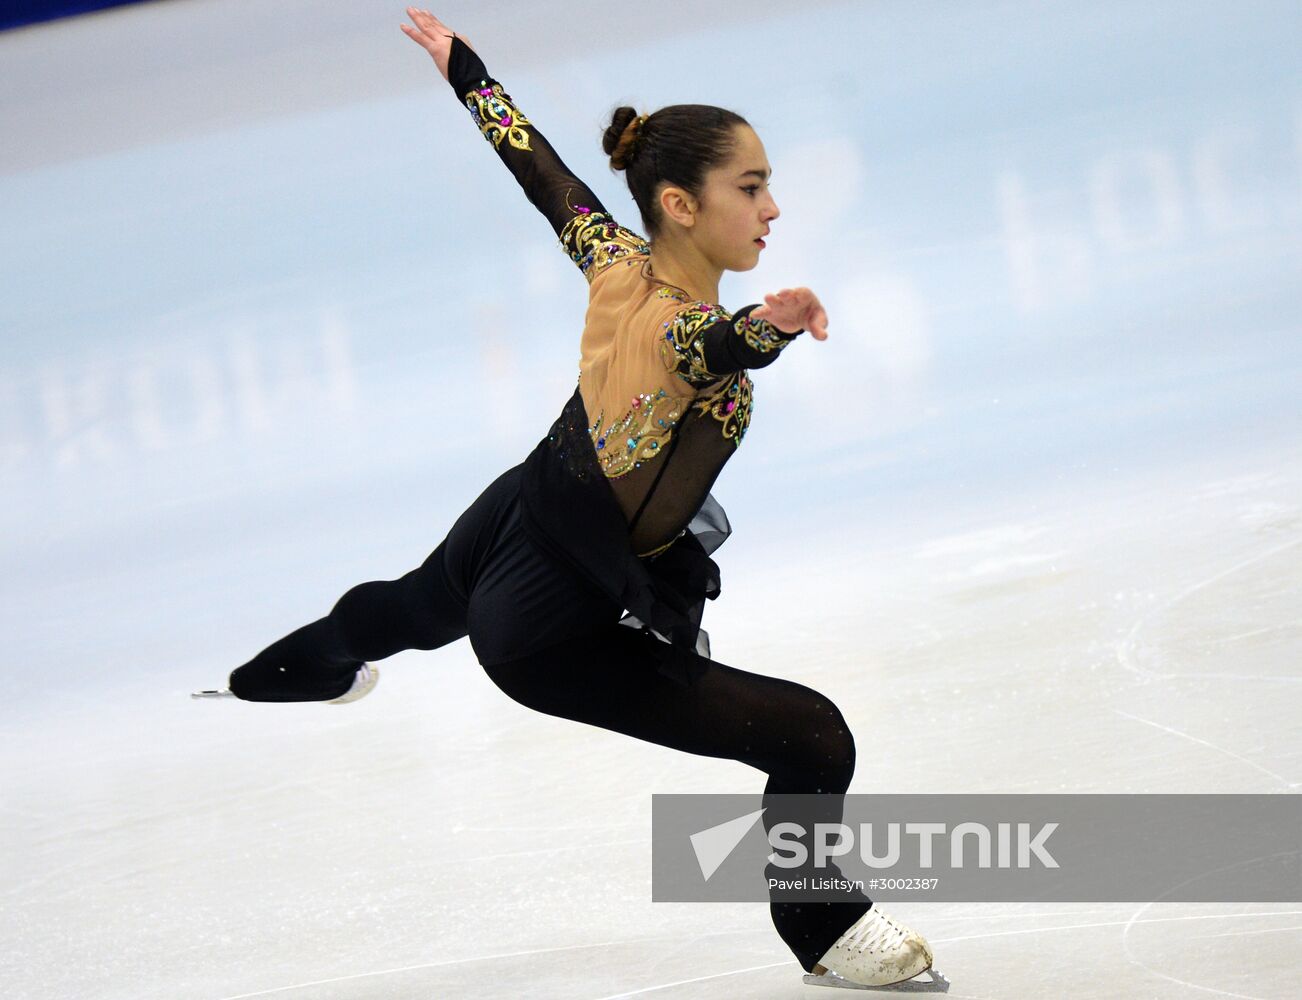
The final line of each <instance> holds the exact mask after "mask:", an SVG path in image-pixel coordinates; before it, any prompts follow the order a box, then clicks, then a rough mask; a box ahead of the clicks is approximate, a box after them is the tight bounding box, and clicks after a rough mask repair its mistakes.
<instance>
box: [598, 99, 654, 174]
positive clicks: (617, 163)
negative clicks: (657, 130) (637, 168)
mask: <svg viewBox="0 0 1302 1000" xmlns="http://www.w3.org/2000/svg"><path fill="white" fill-rule="evenodd" d="M646 120H647V116H646V115H639V114H638V113H637V111H635V110H634V109H633V108H630V107H622V108H617V109H616V110H615V113H614V114H613V115H612V116H611V119H610V126H609V127H608V128H607V129H606V132H605V135H603V136H602V138H601V148H602V149H603V150H604V151H605V152H606V155H607V156H609V157H610V165H611V167H612V168H614V169H615V170H624V169H626V168H627V167H628V165H629V162H630V161H631V160H632V159H633V157H634V155H635V153H636V151H637V145H638V139H639V137H640V136H641V134H642V127H643V125H644V124H645V123H646Z"/></svg>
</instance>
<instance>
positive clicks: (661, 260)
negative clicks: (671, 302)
mask: <svg viewBox="0 0 1302 1000" xmlns="http://www.w3.org/2000/svg"><path fill="white" fill-rule="evenodd" d="M647 270H648V272H649V273H650V274H651V275H652V276H653V277H654V278H655V279H656V280H657V281H662V282H664V283H665V284H667V285H673V286H674V287H675V288H678V289H681V290H682V291H684V292H686V293H687V294H688V295H689V296H690V297H691V298H693V299H700V300H701V301H703V302H718V301H719V278H720V277H721V276H722V275H723V271H724V269H723V268H722V267H720V266H719V265H717V264H715V263H714V262H713V261H711V260H710V259H709V258H707V257H706V256H705V255H704V254H703V253H701V251H700V249H699V248H697V247H696V246H694V245H693V244H692V243H691V242H690V241H689V240H684V239H679V240H675V239H674V238H673V237H672V236H670V235H669V234H665V235H663V236H657V237H656V239H655V240H654V242H652V244H651V259H650V261H649V262H648V264H647Z"/></svg>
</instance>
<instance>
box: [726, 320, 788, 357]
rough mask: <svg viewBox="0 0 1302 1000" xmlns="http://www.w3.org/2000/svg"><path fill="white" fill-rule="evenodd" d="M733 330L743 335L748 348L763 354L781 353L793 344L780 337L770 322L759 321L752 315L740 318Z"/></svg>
mask: <svg viewBox="0 0 1302 1000" xmlns="http://www.w3.org/2000/svg"><path fill="white" fill-rule="evenodd" d="M733 329H735V330H736V331H737V333H739V334H740V335H741V339H742V340H744V341H746V344H747V346H749V347H753V348H754V349H755V350H757V351H759V352H760V353H761V354H768V353H769V352H770V351H780V350H782V348H784V347H786V346H787V345H788V344H790V343H791V340H790V339H785V338H783V337H780V336H778V333H777V328H776V327H775V326H773V324H771V323H770V322H769V321H768V320H766V319H758V318H756V317H755V316H754V315H752V314H751V313H747V314H746V315H745V316H742V317H740V318H739V319H738V320H737V322H736V323H735V324H734V325H733Z"/></svg>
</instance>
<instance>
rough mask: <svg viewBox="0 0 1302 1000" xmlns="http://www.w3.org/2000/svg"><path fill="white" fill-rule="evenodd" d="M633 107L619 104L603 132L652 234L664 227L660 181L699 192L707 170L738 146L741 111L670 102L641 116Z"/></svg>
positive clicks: (743, 121) (603, 144)
mask: <svg viewBox="0 0 1302 1000" xmlns="http://www.w3.org/2000/svg"><path fill="white" fill-rule="evenodd" d="M637 118H638V113H637V112H636V111H635V110H633V109H632V108H630V107H621V108H616V109H615V112H614V114H613V115H612V116H611V119H610V125H609V126H608V127H607V129H606V131H605V134H603V135H602V137H601V148H602V149H604V150H605V151H606V155H607V156H609V157H610V167H611V169H612V170H623V171H624V173H625V179H626V180H627V181H628V190H629V192H630V193H631V194H632V195H633V201H634V202H636V203H637V209H638V211H639V212H641V213H642V224H643V226H645V227H646V234H647V236H648V237H651V238H652V239H654V238H655V236H656V234H657V233H659V231H660V222H661V210H660V203H659V202H658V201H657V199H656V189H657V187H658V186H659V184H660V182H661V181H665V182H667V183H669V184H672V185H674V186H675V187H680V188H683V189H684V190H685V191H689V192H691V194H693V195H695V196H697V197H700V194H701V189H702V186H703V184H704V181H705V174H706V172H707V171H708V170H709V169H710V168H711V167H714V166H716V165H718V164H719V163H722V162H723V161H724V160H726V159H727V158H728V157H729V156H730V155H731V154H732V152H733V149H734V148H735V147H736V139H735V137H734V135H733V129H734V128H736V127H737V126H738V125H749V124H750V122H748V121H746V119H745V118H743V117H742V116H741V115H739V114H737V113H736V112H735V111H729V110H728V109H726V108H716V107H715V106H714V105H712V104H671V105H669V106H668V107H665V108H661V109H660V110H659V111H657V112H655V113H654V114H651V115H648V116H647V118H646V120H645V121H643V122H641V123H640V125H639V124H638V122H637Z"/></svg>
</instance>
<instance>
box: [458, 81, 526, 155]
mask: <svg viewBox="0 0 1302 1000" xmlns="http://www.w3.org/2000/svg"><path fill="white" fill-rule="evenodd" d="M484 84H485V85H483V86H479V87H476V88H475V89H474V90H470V91H467V92H466V107H467V108H469V109H470V114H471V115H472V116H473V117H474V119H475V124H476V125H478V126H479V131H480V132H482V133H483V134H484V138H485V139H487V140H488V141H489V142H491V143H492V144H493V146H494V147H499V146H501V145H502V139H503V138H506V139H507V140H508V141H509V142H510V143H511V145H512V146H514V147H515V148H516V149H523V150H528V151H529V152H532V151H533V150H532V149H531V148H530V146H529V133H528V132H527V131H526V130H525V129H524V128H522V127H521V126H524V125H532V124H533V122H531V121H529V119H528V118H526V117H525V116H524V114H523V113H522V112H521V111H520V109H519V108H517V107H516V106H515V104H514V102H512V100H511V95H510V94H508V93H506V92H505V91H504V90H502V85H501V84H500V83H494V84H492V85H491V86H489V85H487V81H484Z"/></svg>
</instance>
